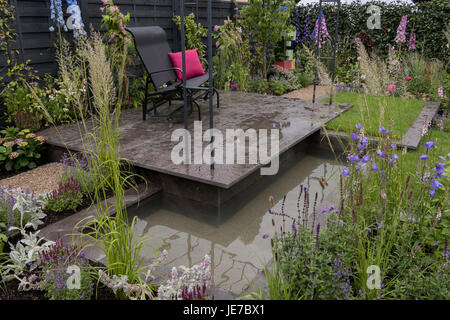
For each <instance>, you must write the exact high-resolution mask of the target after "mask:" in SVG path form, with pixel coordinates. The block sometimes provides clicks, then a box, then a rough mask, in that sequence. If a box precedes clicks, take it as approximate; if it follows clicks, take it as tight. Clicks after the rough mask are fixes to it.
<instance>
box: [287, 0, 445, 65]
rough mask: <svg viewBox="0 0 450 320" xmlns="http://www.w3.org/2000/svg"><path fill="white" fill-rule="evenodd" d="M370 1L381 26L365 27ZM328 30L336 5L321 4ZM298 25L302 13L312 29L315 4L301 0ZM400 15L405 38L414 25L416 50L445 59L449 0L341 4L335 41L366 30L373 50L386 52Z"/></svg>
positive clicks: (317, 11)
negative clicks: (405, 20) (378, 13)
mask: <svg viewBox="0 0 450 320" xmlns="http://www.w3.org/2000/svg"><path fill="white" fill-rule="evenodd" d="M370 5H377V6H379V7H380V8H381V29H373V30H370V29H369V28H368V27H367V19H368V18H369V16H370V14H368V13H367V8H368V7H369V6H370ZM322 8H323V12H324V15H325V19H326V23H327V27H328V32H329V33H330V35H331V36H334V30H335V28H334V26H335V21H336V20H335V19H336V11H337V10H336V5H332V4H323V5H322ZM295 15H297V16H298V22H299V26H300V29H301V30H303V26H304V22H305V20H306V17H309V20H310V25H311V27H310V32H311V33H312V31H313V28H314V23H315V21H316V20H317V17H318V16H319V5H318V3H314V4H304V5H300V6H299V7H298V8H297V12H296V14H294V15H292V16H293V19H294V18H295ZM403 15H408V23H407V28H406V31H407V34H406V37H407V39H406V40H407V42H406V46H407V45H408V40H409V33H410V31H411V28H412V27H413V26H414V32H415V34H416V46H417V49H418V50H423V53H424V54H425V56H427V57H428V58H437V59H440V60H442V61H447V60H448V54H449V48H448V42H447V39H446V37H445V35H444V33H443V31H444V30H445V29H446V27H447V23H448V21H449V17H450V0H432V1H427V2H421V3H416V4H405V3H401V2H393V3H384V2H380V1H370V2H368V3H365V4H362V3H361V2H360V1H359V0H358V1H356V2H352V3H350V4H341V10H340V14H339V43H342V41H343V39H344V35H345V36H349V37H351V38H353V39H354V38H356V37H358V36H359V34H360V32H366V33H367V34H368V35H369V36H370V38H371V40H372V43H373V46H374V47H375V48H377V50H378V51H379V52H380V53H381V54H383V55H386V54H387V52H388V46H389V44H391V45H393V44H395V41H394V39H395V36H396V34H397V27H398V25H399V23H400V20H401V18H402V16H403Z"/></svg>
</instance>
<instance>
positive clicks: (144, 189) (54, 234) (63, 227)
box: [39, 183, 162, 261]
mask: <svg viewBox="0 0 450 320" xmlns="http://www.w3.org/2000/svg"><path fill="white" fill-rule="evenodd" d="M161 189H162V188H161V186H159V185H157V184H153V183H152V184H149V185H148V186H146V185H145V184H140V185H139V186H138V188H137V192H136V190H134V189H128V190H126V191H125V198H124V201H125V206H126V207H130V206H132V205H134V204H136V203H138V202H139V201H142V200H143V199H145V198H148V197H150V196H152V195H154V194H155V193H157V192H159V191H161ZM114 201H115V199H114V197H111V198H108V199H107V200H106V202H107V204H108V205H109V206H112V208H111V210H110V212H109V213H110V214H114V213H115V212H116V211H115V208H114ZM95 215H96V211H95V208H94V206H90V207H88V208H86V209H83V210H81V211H79V212H77V213H74V214H73V215H71V216H68V217H67V218H64V219H61V220H59V221H57V222H55V223H53V224H50V225H48V226H46V227H44V228H42V229H40V233H39V235H40V236H42V237H45V238H46V239H47V240H52V241H55V240H56V239H57V238H58V235H60V236H62V237H67V240H69V242H70V240H71V239H70V238H71V235H72V234H74V233H77V232H80V230H81V228H82V226H83V225H85V224H86V223H88V221H89V219H87V218H88V217H92V216H95ZM83 219H85V221H84V223H82V224H79V222H80V221H82V220H83ZM77 224H79V225H78V226H77ZM78 244H80V243H78ZM89 258H90V259H91V260H94V261H97V260H98V257H94V256H90V257H89Z"/></svg>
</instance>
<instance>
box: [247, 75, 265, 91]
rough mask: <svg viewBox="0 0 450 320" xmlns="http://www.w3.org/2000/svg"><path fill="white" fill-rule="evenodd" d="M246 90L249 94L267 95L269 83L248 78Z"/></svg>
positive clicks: (256, 78)
mask: <svg viewBox="0 0 450 320" xmlns="http://www.w3.org/2000/svg"><path fill="white" fill-rule="evenodd" d="M248 88H249V91H250V92H256V93H267V90H268V89H269V83H268V82H267V79H260V78H258V77H255V78H250V82H249V83H248Z"/></svg>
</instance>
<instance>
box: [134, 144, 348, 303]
mask: <svg viewBox="0 0 450 320" xmlns="http://www.w3.org/2000/svg"><path fill="white" fill-rule="evenodd" d="M339 168H340V166H339V164H338V163H337V162H336V161H334V160H333V158H332V157H330V156H329V155H325V154H319V153H315V154H313V155H311V152H308V153H307V155H305V154H298V155H297V156H296V157H295V158H294V159H292V160H290V161H289V163H287V165H286V166H285V168H284V169H281V170H280V172H279V173H278V175H276V176H274V177H270V178H268V179H265V180H264V182H262V183H257V184H255V185H254V186H252V187H251V188H249V189H247V190H246V191H245V192H243V193H241V194H239V195H238V196H236V197H235V198H233V199H232V200H231V201H229V203H228V204H226V206H225V207H222V210H221V215H222V217H223V218H222V222H221V223H220V224H219V225H217V224H215V223H214V221H216V220H215V215H216V212H215V211H214V210H212V209H211V210H210V211H209V212H206V213H205V212H201V211H206V210H207V209H206V210H205V209H203V210H201V209H200V208H199V206H198V204H197V205H196V204H194V203H192V202H188V201H185V200H180V199H176V198H174V197H171V196H168V195H161V196H160V197H159V198H157V199H151V200H147V201H143V202H142V203H140V205H139V207H137V208H136V207H135V208H131V209H130V210H129V215H130V217H132V216H133V215H137V216H138V218H139V219H138V223H137V225H136V228H137V232H138V233H140V234H145V235H149V236H151V237H152V239H151V240H150V241H149V244H150V246H151V247H149V248H145V249H144V251H143V253H144V255H145V256H147V257H153V255H154V248H161V247H162V246H163V245H164V243H165V244H166V246H167V248H168V251H169V259H168V262H167V264H166V266H168V267H170V268H171V267H173V266H179V265H186V266H192V265H193V264H196V263H199V262H201V261H202V260H203V257H204V255H205V254H208V255H210V256H211V262H212V270H211V272H212V275H213V282H214V284H215V285H216V286H220V287H222V288H225V289H228V290H231V291H233V292H234V293H237V294H240V293H241V292H242V290H243V289H244V288H245V287H246V286H247V285H248V283H249V281H250V280H251V279H253V277H254V276H255V275H256V274H257V272H258V271H259V270H261V267H262V264H263V263H266V262H268V261H269V259H271V248H270V241H269V240H268V239H263V238H262V237H261V235H262V234H263V233H266V232H267V233H270V234H273V231H274V228H273V226H272V218H275V221H276V223H277V225H278V226H279V225H280V224H281V221H280V219H279V217H275V216H273V215H271V214H269V213H268V211H267V210H268V209H269V203H268V198H269V196H273V198H274V199H275V202H276V205H275V208H274V210H275V211H277V212H280V211H281V204H282V201H283V197H284V195H286V199H285V204H284V211H285V213H288V214H290V215H292V216H294V217H297V200H298V195H299V191H300V184H303V185H304V186H306V187H308V188H309V190H310V194H311V197H313V195H314V194H315V193H316V192H318V196H319V197H318V203H319V205H318V208H319V210H320V208H321V207H323V206H325V205H328V204H330V203H331V202H333V199H334V197H336V196H337V194H338V192H337V190H338V183H337V179H336V176H337V175H336V173H338V172H339V171H338V169H339ZM321 177H325V178H326V179H327V180H328V187H326V188H325V189H322V187H321V186H320V184H319V181H318V180H319V179H320V178H321ZM311 206H312V204H311Z"/></svg>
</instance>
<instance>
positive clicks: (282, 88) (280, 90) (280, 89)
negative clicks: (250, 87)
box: [269, 77, 287, 96]
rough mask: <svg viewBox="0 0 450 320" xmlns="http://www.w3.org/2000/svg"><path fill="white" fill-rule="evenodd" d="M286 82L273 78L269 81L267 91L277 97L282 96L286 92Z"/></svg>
mask: <svg viewBox="0 0 450 320" xmlns="http://www.w3.org/2000/svg"><path fill="white" fill-rule="evenodd" d="M286 82H287V80H284V79H283V80H280V78H279V77H274V78H273V79H271V80H269V90H270V91H271V92H272V93H273V94H275V95H277V96H281V95H282V94H284V93H285V92H286V90H287V84H286Z"/></svg>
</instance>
